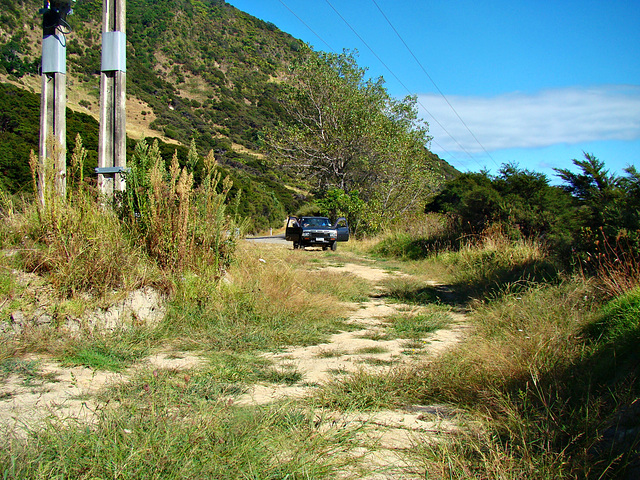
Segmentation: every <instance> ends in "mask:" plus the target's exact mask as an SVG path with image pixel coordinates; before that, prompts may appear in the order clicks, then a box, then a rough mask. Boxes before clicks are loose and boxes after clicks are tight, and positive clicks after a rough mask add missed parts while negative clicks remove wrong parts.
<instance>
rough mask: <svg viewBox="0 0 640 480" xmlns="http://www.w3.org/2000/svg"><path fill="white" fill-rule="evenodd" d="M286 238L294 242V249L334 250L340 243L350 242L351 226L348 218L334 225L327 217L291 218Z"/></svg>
mask: <svg viewBox="0 0 640 480" xmlns="http://www.w3.org/2000/svg"><path fill="white" fill-rule="evenodd" d="M285 238H286V240H287V241H288V242H293V248H294V249H298V248H305V247H322V249H323V250H327V249H329V248H331V250H334V251H335V249H336V248H337V246H338V242H346V241H348V240H349V225H348V224H347V219H346V218H342V217H341V218H339V219H338V220H336V222H335V223H334V224H332V223H331V222H330V221H329V219H328V218H327V217H289V218H287V226H286V229H285Z"/></svg>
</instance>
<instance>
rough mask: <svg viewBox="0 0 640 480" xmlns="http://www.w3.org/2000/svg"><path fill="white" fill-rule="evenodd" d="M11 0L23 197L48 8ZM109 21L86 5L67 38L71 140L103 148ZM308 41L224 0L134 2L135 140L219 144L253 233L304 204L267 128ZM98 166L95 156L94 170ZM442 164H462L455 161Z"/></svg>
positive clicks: (3, 117) (3, 120) (8, 20)
mask: <svg viewBox="0 0 640 480" xmlns="http://www.w3.org/2000/svg"><path fill="white" fill-rule="evenodd" d="M0 2H1V3H2V6H3V10H2V13H1V14H0V85H2V86H3V88H2V89H0V107H2V108H1V109H0V112H1V113H0V140H2V145H3V146H6V147H10V148H2V151H0V185H3V186H4V187H5V188H7V189H9V190H10V191H14V192H15V191H18V190H20V189H23V188H24V187H25V186H26V185H28V184H29V181H30V175H29V172H28V168H27V159H28V152H29V151H30V150H31V149H34V150H37V141H38V135H39V133H38V129H39V117H38V115H39V99H38V97H37V94H38V93H39V92H40V77H39V75H38V68H39V65H40V61H41V60H40V45H41V37H42V26H41V21H42V17H41V15H40V14H39V13H38V10H39V9H40V8H41V6H42V4H41V3H40V2H38V1H35V0H24V1H21V2H17V3H16V2H11V1H10V0H0ZM101 18H102V0H85V1H83V0H80V1H79V2H78V3H77V4H76V5H75V6H74V13H73V15H71V16H69V17H68V21H69V23H70V26H71V32H70V33H69V34H68V35H67V95H68V100H67V105H68V107H69V112H68V120H69V126H68V130H69V131H68V136H67V139H68V146H69V148H72V146H73V140H74V137H75V134H76V132H82V135H83V140H84V144H85V147H87V148H88V149H90V150H93V151H94V152H95V150H96V149H97V133H96V128H97V123H96V119H97V117H98V112H99V78H100V75H99V74H100V55H101V50H100V48H101V47H100V45H101V26H100V24H101ZM303 46H304V45H303V43H302V42H301V41H300V40H297V39H295V38H294V37H292V36H291V35H289V34H287V33H285V32H282V31H281V30H279V29H278V28H277V27H276V26H275V25H273V24H271V23H267V22H264V21H262V20H260V19H257V18H255V17H252V16H251V15H248V14H246V13H244V12H242V11H240V10H238V9H236V8H235V7H233V6H231V5H229V4H227V3H225V2H224V1H222V0H208V1H200V0H178V1H168V0H157V1H154V2H149V1H148V0H128V1H127V134H128V137H129V138H130V139H131V142H135V141H137V140H140V139H142V138H150V137H151V138H158V139H160V140H161V141H163V142H164V143H165V144H166V145H164V146H163V149H164V151H166V152H168V154H169V155H171V154H172V153H173V150H174V149H175V148H178V150H179V155H180V157H181V158H182V159H186V149H184V148H183V147H184V146H188V145H189V143H190V141H191V139H195V142H196V145H197V147H198V150H199V151H200V153H201V154H206V153H207V152H208V151H209V150H213V151H214V152H215V154H216V158H217V160H218V162H219V163H220V164H221V165H222V166H223V167H225V168H227V169H228V171H229V173H230V174H231V175H232V176H233V177H234V180H235V185H236V186H237V187H238V188H242V190H243V192H244V193H243V200H242V204H241V213H243V214H245V215H250V216H251V217H252V218H253V219H254V228H264V227H267V226H276V225H280V224H281V222H282V219H283V217H284V215H286V213H287V212H291V211H292V210H295V209H296V208H297V207H298V206H299V204H300V202H301V201H302V200H303V199H301V198H299V196H296V194H294V191H293V190H292V189H288V188H286V187H285V182H286V181H287V178H286V177H285V176H284V175H283V174H282V172H274V171H273V170H272V169H271V168H270V167H269V166H268V165H267V164H266V163H265V161H264V160H263V158H262V156H261V155H259V154H258V153H256V152H257V151H259V149H260V140H259V133H260V132H261V131H262V130H263V129H265V128H267V127H269V126H271V125H273V124H274V123H275V122H277V121H279V120H284V119H286V118H285V117H286V112H285V111H284V110H283V108H282V107H281V106H280V104H279V103H278V101H277V95H278V92H279V90H280V88H281V82H282V80H283V79H284V75H285V72H286V69H287V67H288V66H289V65H290V64H291V62H292V61H294V60H295V59H297V58H300V56H301V55H302V53H301V51H302V50H303ZM8 84H13V85H14V86H16V87H18V88H19V89H20V90H18V89H15V88H12V87H10V86H9V85H8ZM85 137H86V138H85ZM437 160H438V161H439V159H437ZM95 161H96V160H95V155H94V156H93V157H91V158H90V159H89V162H88V165H87V169H88V173H91V171H92V170H91V169H92V168H93V166H95ZM441 167H442V168H443V171H444V172H450V171H451V167H450V166H449V165H448V164H446V163H445V162H442V163H441ZM296 186H297V185H296ZM303 189H304V186H303Z"/></svg>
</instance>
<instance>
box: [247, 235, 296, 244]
mask: <svg viewBox="0 0 640 480" xmlns="http://www.w3.org/2000/svg"><path fill="white" fill-rule="evenodd" d="M244 239H245V240H247V241H249V242H258V243H277V244H280V245H288V244H289V243H290V242H287V241H286V240H285V239H284V234H283V235H271V236H269V235H267V236H266V237H245V238H244Z"/></svg>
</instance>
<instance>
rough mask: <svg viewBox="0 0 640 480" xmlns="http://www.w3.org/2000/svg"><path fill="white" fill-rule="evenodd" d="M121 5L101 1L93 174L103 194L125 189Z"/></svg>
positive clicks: (124, 68) (120, 2)
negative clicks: (98, 78)
mask: <svg viewBox="0 0 640 480" xmlns="http://www.w3.org/2000/svg"><path fill="white" fill-rule="evenodd" d="M125 6H126V3H125V0H103V9H102V68H101V70H102V73H101V75H100V134H99V139H98V168H96V173H97V174H98V187H99V188H100V191H101V193H103V194H105V195H106V194H112V193H113V192H114V191H123V190H125V188H126V184H125V179H124V175H122V173H123V172H124V171H125V170H126V167H127V151H126V146H127V145H126V138H127V137H126V126H127V125H126V83H127V73H126V71H127V56H126V33H125V31H126V29H125V14H126V8H125Z"/></svg>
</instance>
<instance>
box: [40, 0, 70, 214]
mask: <svg viewBox="0 0 640 480" xmlns="http://www.w3.org/2000/svg"><path fill="white" fill-rule="evenodd" d="M72 1H75V0H51V1H50V0H45V1H44V6H43V8H42V9H41V10H40V13H41V14H42V95H41V104H40V152H39V153H40V159H39V160H40V169H39V172H38V197H39V199H40V203H41V204H42V205H44V202H45V198H46V197H45V189H46V175H47V172H48V171H50V169H51V167H49V166H48V165H47V162H48V157H49V156H50V155H54V156H55V158H52V160H53V162H54V165H53V172H54V185H55V189H56V193H57V194H58V195H60V196H61V197H63V198H64V197H65V196H66V191H67V121H66V109H67V40H66V37H65V34H66V33H69V30H70V28H69V24H68V23H67V21H66V18H67V15H70V14H71V13H73V12H72V10H71V3H72ZM49 143H57V145H55V146H54V145H50V144H49Z"/></svg>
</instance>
